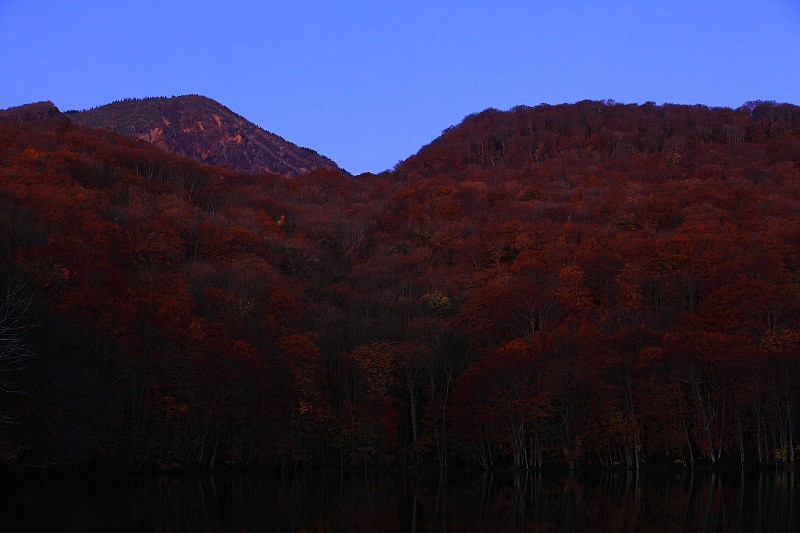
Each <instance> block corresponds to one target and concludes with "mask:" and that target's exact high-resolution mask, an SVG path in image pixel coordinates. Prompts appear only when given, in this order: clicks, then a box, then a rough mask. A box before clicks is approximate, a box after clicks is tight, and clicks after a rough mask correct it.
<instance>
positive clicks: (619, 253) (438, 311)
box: [0, 101, 800, 469]
mask: <svg viewBox="0 0 800 533" xmlns="http://www.w3.org/2000/svg"><path fill="white" fill-rule="evenodd" d="M799 162H800V108H798V107H796V106H792V105H787V104H774V103H769V102H755V103H751V104H748V105H746V106H743V107H742V108H740V109H736V110H731V109H720V108H707V107H703V106H678V105H662V106H656V105H654V104H645V105H622V104H616V103H613V102H589V101H585V102H580V103H577V104H570V105H559V106H549V105H541V106H537V107H534V108H530V107H519V108H514V109H512V110H511V111H508V112H500V111H496V110H487V111H484V112H482V113H479V114H476V115H471V116H468V117H466V118H465V119H464V121H463V122H462V123H461V124H460V125H458V126H455V127H452V128H449V129H448V130H446V131H445V132H444V133H443V134H442V136H441V137H440V138H438V139H436V140H435V141H434V142H432V143H431V144H430V145H428V146H426V147H424V148H422V149H421V150H420V152H419V153H418V154H417V155H416V156H413V157H412V158H410V159H409V160H407V161H405V162H403V163H401V164H399V165H398V166H397V167H396V168H395V169H394V170H393V171H392V172H388V173H384V174H381V175H370V174H365V175H361V176H356V177H352V176H347V175H344V174H341V173H339V172H337V171H335V170H327V169H322V170H317V171H314V172H311V173H306V174H303V175H300V176H298V177H295V178H285V177H280V176H276V175H271V174H265V175H249V174H238V173H236V172H234V171H231V170H228V169H226V168H222V167H211V166H202V165H200V164H198V163H196V162H192V161H189V160H185V159H179V158H177V157H175V156H172V155H168V154H166V153H164V152H161V151H159V150H157V149H155V148H154V147H152V146H150V145H149V144H146V143H144V142H136V141H133V140H130V139H127V138H124V137H122V136H119V135H116V134H113V133H109V132H101V131H97V130H91V129H88V128H84V127H82V126H78V125H74V124H70V123H68V122H66V121H63V120H57V119H49V120H41V121H35V122H25V123H20V122H16V121H12V120H0V289H3V290H2V292H0V343H2V344H0V372H2V375H0V383H2V384H3V386H2V387H1V388H0V414H2V416H3V418H4V419H6V420H5V422H7V423H5V424H4V425H2V426H0V460H2V462H3V463H4V464H5V465H6V466H8V467H10V468H18V467H20V466H22V465H27V466H46V467H52V468H74V467H86V466H100V465H102V466H113V467H120V468H128V469H169V468H179V467H199V468H215V467H217V468H218V467H222V466H233V467H241V466H257V465H258V466H285V465H304V466H310V467H314V468H351V467H357V468H364V467H365V466H366V467H378V466H406V467H411V466H413V467H445V466H473V467H483V468H500V467H518V468H526V467H540V466H543V465H545V464H551V463H552V464H559V465H567V466H579V465H596V466H600V465H618V464H619V465H625V466H628V467H631V468H637V467H644V466H652V465H662V464H683V465H695V464H704V465H712V464H720V463H723V464H737V465H738V464H771V463H774V462H777V463H787V462H794V460H795V458H796V454H797V453H798V452H799V451H800V448H799V447H798V446H800V445H799V444H798V442H800V439H798V435H797V433H798V422H800V420H799V419H798V416H799V413H798V407H799V406H800V385H798V383H800V163H799Z"/></svg>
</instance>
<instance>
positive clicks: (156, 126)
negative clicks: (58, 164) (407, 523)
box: [65, 95, 339, 176]
mask: <svg viewBox="0 0 800 533" xmlns="http://www.w3.org/2000/svg"><path fill="white" fill-rule="evenodd" d="M65 115H66V116H67V117H69V119H70V120H72V121H73V122H75V123H77V124H82V125H85V126H89V127H93V128H107V129H110V130H112V131H115V132H118V133H121V134H123V135H128V136H131V137H136V138H139V139H143V140H146V141H149V142H151V143H152V144H154V145H156V146H158V147H159V148H161V149H163V150H167V151H169V152H172V153H174V154H177V155H180V156H184V157H190V158H192V159H195V160H197V161H199V162H201V163H205V164H209V165H219V166H225V167H228V168H231V169H235V170H239V171H243V172H251V173H261V172H272V173H275V174H281V175H285V176H296V175H298V174H302V173H303V172H306V171H309V170H313V169H316V168H321V167H322V168H331V169H338V168H339V167H338V166H337V165H336V163H334V162H333V161H331V160H330V159H328V158H327V157H323V156H321V155H319V154H318V153H317V152H315V151H313V150H310V149H308V148H302V147H299V146H297V145H295V144H292V143H290V142H289V141H286V140H285V139H283V138H281V137H279V136H277V135H275V134H273V133H270V132H268V131H265V130H263V129H261V128H260V127H258V126H256V125H255V124H253V123H252V122H250V121H248V120H246V119H245V118H243V117H241V116H239V115H237V114H236V113H234V112H233V111H231V110H230V109H228V108H227V107H225V106H223V105H222V104H220V103H218V102H215V101H214V100H211V99H210V98H206V97H204V96H197V95H191V96H177V97H172V98H145V99H141V100H139V99H131V100H122V101H118V102H114V103H112V104H108V105H104V106H101V107H96V108H94V109H89V110H86V111H68V112H66V113H65Z"/></svg>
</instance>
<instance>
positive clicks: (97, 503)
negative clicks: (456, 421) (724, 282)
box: [0, 470, 800, 533]
mask: <svg viewBox="0 0 800 533" xmlns="http://www.w3.org/2000/svg"><path fill="white" fill-rule="evenodd" d="M0 494H2V495H3V496H2V503H0V512H1V513H2V517H3V518H2V521H3V528H2V529H3V531H26V532H29V531H109V532H113V531H275V532H284V531H285V532H306V533H312V532H320V533H322V532H350V531H353V532H357V531H375V532H383V531H420V532H422V531H436V532H438V531H442V532H444V531H447V532H462V531H464V532H486V531H512V532H517V531H615V532H616V531H639V532H646V531H658V532H667V531H742V532H757V531H763V532H779V531H787V532H789V531H791V532H794V531H800V517H799V516H798V513H799V512H800V508H798V500H799V499H800V498H798V486H797V483H796V481H795V474H794V472H792V471H783V470H781V471H774V470H773V471H744V472H740V471H725V472H717V473H712V472H690V471H681V472H669V473H653V472H645V473H640V474H638V475H637V474H636V473H634V472H624V471H622V472H620V471H613V472H591V473H586V472H574V473H571V474H541V473H533V472H532V473H527V474H526V473H522V474H516V475H512V474H509V473H500V474H484V473H481V472H472V473H469V472H449V473H447V475H446V476H439V475H438V473H436V472H434V473H432V474H429V473H426V474H420V475H414V474H407V475H402V474H396V473H370V474H368V475H366V476H365V475H364V473H363V472H362V473H344V474H340V473H338V472H337V473H318V472H315V473H307V472H306V473H297V474H294V473H286V474H284V475H280V474H260V475H257V474H246V475H245V474H215V475H181V476H161V475H129V476H97V475H91V476H90V475H79V476H75V475H29V476H17V477H13V478H0Z"/></svg>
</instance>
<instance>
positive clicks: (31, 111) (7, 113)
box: [0, 101, 61, 122]
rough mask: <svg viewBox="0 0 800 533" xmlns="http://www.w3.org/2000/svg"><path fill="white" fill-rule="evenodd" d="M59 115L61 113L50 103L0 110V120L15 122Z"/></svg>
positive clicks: (37, 103)
mask: <svg viewBox="0 0 800 533" xmlns="http://www.w3.org/2000/svg"><path fill="white" fill-rule="evenodd" d="M59 115H61V112H60V111H59V110H58V108H57V107H56V106H55V105H54V104H53V102H50V101H47V102H36V103H33V104H25V105H21V106H16V107H9V108H8V109H0V120H16V121H17V122H30V121H35V120H44V119H48V118H53V117H57V116H59Z"/></svg>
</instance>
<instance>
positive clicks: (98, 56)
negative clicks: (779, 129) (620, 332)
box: [0, 0, 800, 173]
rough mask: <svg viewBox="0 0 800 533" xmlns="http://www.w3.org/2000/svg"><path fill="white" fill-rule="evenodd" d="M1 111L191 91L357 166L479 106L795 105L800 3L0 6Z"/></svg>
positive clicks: (588, 0)
mask: <svg viewBox="0 0 800 533" xmlns="http://www.w3.org/2000/svg"><path fill="white" fill-rule="evenodd" d="M0 72H2V77H1V78H0V80H2V81H0V108H5V107H10V106H14V105H20V104H23V103H28V102H33V101H40V100H51V101H52V102H53V103H55V104H56V105H57V106H58V107H59V108H60V109H61V110H69V109H85V108H88V107H94V106H98V105H102V104H106V103H109V102H112V101H114V100H119V99H122V98H128V97H144V96H172V95H180V94H189V93H196V94H202V95H205V96H208V97H210V98H213V99H215V100H217V101H219V102H220V103H222V104H223V105H225V106H227V107H229V108H230V109H232V110H233V111H235V112H236V113H239V114H240V115H242V116H244V117H245V118H247V119H249V120H251V121H253V122H255V123H256V124H258V125H259V126H261V127H263V128H265V129H267V130H269V131H272V132H274V133H277V134H278V135H280V136H282V137H284V138H285V139H287V140H289V141H292V142H294V143H296V144H299V145H301V146H307V147H309V148H313V149H315V150H317V151H318V152H320V153H321V154H323V155H326V156H328V157H330V158H332V159H334V160H335V161H336V162H337V163H339V165H340V166H342V167H343V168H345V169H347V170H349V171H350V172H353V173H359V172H363V171H372V172H378V171H381V170H384V169H387V168H391V167H393V166H394V165H395V164H396V163H397V162H398V161H399V160H401V159H405V158H406V157H408V156H409V155H411V154H413V153H415V152H416V151H417V150H419V148H421V147H422V146H423V145H424V144H427V143H429V142H430V141H432V140H433V139H434V138H436V137H437V136H438V135H439V134H440V133H441V131H442V130H443V129H445V128H447V127H448V126H450V125H453V124H456V123H458V122H460V121H461V119H462V118H463V117H464V116H465V115H468V114H470V113H475V112H478V111H481V110H483V109H485V108H487V107H494V108H498V109H508V108H510V107H513V106H515V105H519V104H526V105H537V104H539V103H541V102H546V103H550V104H557V103H563V102H575V101H579V100H584V99H592V100H598V99H613V100H616V101H618V102H625V103H643V102H646V101H653V102H656V103H659V104H660V103H664V102H671V103H685V104H695V103H701V104H706V105H713V106H729V107H738V106H740V105H741V104H743V103H744V102H746V101H748V100H777V101H779V102H790V103H794V104H800V0H759V1H738V0H724V1H716V0H708V1H707V0H687V1H684V0H661V1H647V0H637V1H624V0H618V1H601V0H594V1H592V0H585V1H571V0H529V1H514V0H509V1H502V0H486V1H472V0H442V1H436V0H428V1H416V0H402V1H400V0H398V1H380V0H372V1H369V0H363V1H356V0H335V1H326V0H320V1H316V2H311V1H304V0H291V1H290V0H282V1H269V0H260V1H243V0H235V1H231V2H220V1H206V0H192V1H183V0H160V1H149V0H128V1H120V0H110V1H101V0H97V1H83V0H74V1H73V0H69V1H65V0H55V1H48V0H45V1H34V0H0Z"/></svg>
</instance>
